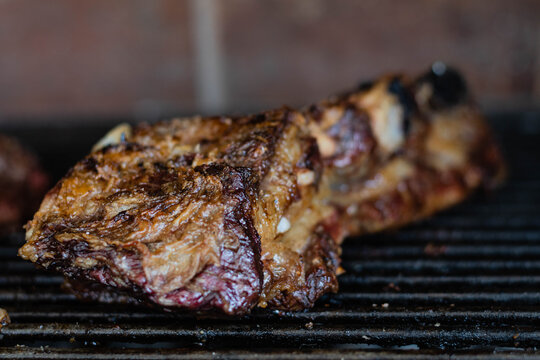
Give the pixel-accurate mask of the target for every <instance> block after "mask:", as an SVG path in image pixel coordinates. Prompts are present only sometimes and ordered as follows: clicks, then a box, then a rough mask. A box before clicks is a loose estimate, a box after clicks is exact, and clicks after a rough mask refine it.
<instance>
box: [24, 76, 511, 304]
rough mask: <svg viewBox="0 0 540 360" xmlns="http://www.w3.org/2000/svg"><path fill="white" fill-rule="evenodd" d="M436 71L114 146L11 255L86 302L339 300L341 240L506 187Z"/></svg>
mask: <svg viewBox="0 0 540 360" xmlns="http://www.w3.org/2000/svg"><path fill="white" fill-rule="evenodd" d="M444 70H445V71H443V72H441V69H440V68H439V69H437V73H433V72H432V73H429V74H427V75H425V76H422V77H420V78H419V79H418V80H414V81H411V80H408V79H407V78H405V77H402V76H387V77H383V78H382V79H380V80H379V81H377V82H374V83H370V84H369V85H368V86H361V87H359V88H358V89H357V90H355V91H352V92H349V93H347V94H343V95H341V96H337V97H333V98H330V99H328V100H325V101H323V102H321V103H319V104H317V105H313V106H310V107H308V108H306V109H304V110H303V111H301V112H297V111H292V110H289V109H281V110H276V111H273V112H267V113H263V114H259V115H253V116H247V117H242V118H226V117H215V118H204V119H203V118H191V119H176V120H171V121H168V122H161V123H158V124H155V125H140V126H139V127H137V128H135V129H134V130H133V132H132V133H128V132H127V131H124V130H122V131H120V132H119V131H116V132H113V134H115V135H114V136H119V139H114V138H110V137H107V138H105V139H104V140H103V141H102V142H100V143H99V144H98V146H97V148H99V147H100V146H103V145H107V144H108V146H107V147H105V148H102V149H97V151H95V152H94V153H92V154H90V155H89V156H88V157H86V158H85V159H84V160H82V161H81V162H79V163H78V164H77V165H76V166H75V167H74V168H73V169H72V171H71V172H70V173H69V174H68V175H66V177H65V178H64V179H63V180H62V181H61V182H60V183H58V184H57V185H56V187H55V188H54V189H53V190H51V191H50V192H49V194H48V195H47V196H46V198H45V200H44V202H43V204H42V206H41V208H40V210H39V211H38V213H37V214H36V215H35V217H34V219H33V220H32V221H31V222H30V223H29V224H28V231H27V243H26V245H25V246H23V247H22V248H21V250H20V252H19V253H20V255H21V256H22V257H23V258H25V259H28V260H31V261H33V262H35V263H37V264H39V265H40V266H42V267H44V268H48V269H53V270H56V271H60V272H62V273H63V274H64V275H65V276H66V277H67V278H68V287H69V288H70V289H71V290H72V291H74V292H75V293H77V294H79V296H81V297H82V298H85V299H94V300H100V301H106V302H108V301H123V302H131V301H137V302H138V301H144V302H148V303H151V304H155V305H158V306H161V307H164V308H168V309H174V308H187V309H192V310H219V311H223V312H225V313H228V314H241V313H246V312H249V311H250V310H251V309H252V308H253V307H254V306H257V305H258V306H260V307H263V308H277V309H284V310H300V309H303V308H307V307H311V306H313V304H314V302H315V301H316V300H317V299H318V298H319V297H320V296H321V295H322V294H324V293H326V292H333V291H337V275H338V274H339V272H340V271H341V270H340V268H339V255H340V248H339V244H340V243H341V241H342V240H343V238H344V237H345V236H346V235H349V234H354V235H358V234H363V233H368V232H374V231H380V230H384V229H387V228H392V227H396V226H400V225H403V224H406V223H409V222H411V221H414V220H417V219H420V218H423V217H426V216H428V215H430V214H432V213H433V212H435V211H439V210H441V209H444V208H446V207H448V206H450V205H453V204H455V203H457V202H459V201H462V200H463V199H464V198H465V197H466V196H467V195H468V194H470V193H471V192H472V191H474V190H476V189H478V188H480V187H486V188H491V187H493V186H496V185H497V184H499V183H500V182H501V181H502V179H503V178H504V173H505V169H504V164H503V161H502V157H501V155H500V152H499V150H498V148H497V146H496V144H495V142H494V140H493V137H492V135H491V133H490V130H489V129H488V127H487V125H486V123H485V121H484V119H483V118H482V116H481V114H480V113H479V112H478V110H477V109H476V108H475V106H474V105H473V104H472V102H471V100H470V98H469V97H468V94H467V92H466V88H465V86H464V82H463V81H462V79H461V78H460V76H459V75H458V74H456V73H455V72H453V70H451V69H446V68H445V69H444ZM114 136H113V137H114Z"/></svg>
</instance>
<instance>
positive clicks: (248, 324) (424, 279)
mask: <svg viewBox="0 0 540 360" xmlns="http://www.w3.org/2000/svg"><path fill="white" fill-rule="evenodd" d="M491 120H492V122H493V123H495V125H496V128H498V129H499V131H498V133H499V134H501V138H502V143H503V144H504V147H505V148H506V150H507V152H508V153H507V160H508V163H509V164H510V165H511V169H510V171H511V174H512V176H511V178H510V180H509V181H508V183H507V185H506V186H505V187H504V188H503V189H500V190H499V191H497V192H496V193H494V194H488V195H487V196H483V195H479V196H477V197H476V198H475V199H472V200H471V201H468V202H467V203H465V204H462V205H459V206H457V207H455V208H453V209H450V210H448V211H446V212H443V213H442V214H439V215H437V216H435V217H433V218H432V219H430V220H427V221H424V222H421V223H417V224H414V225H411V226H409V227H407V228H405V229H402V230H400V231H399V232H394V233H385V234H377V235H372V236H367V237H363V238H362V239H349V240H347V241H346V243H345V244H344V248H343V267H344V268H345V269H346V274H344V275H342V276H341V277H340V292H339V293H338V294H334V295H328V296H325V297H324V298H323V299H322V300H321V301H319V302H318V304H317V306H316V307H315V308H314V309H312V310H310V311H306V312H298V313H286V312H271V311H263V310H259V311H256V312H255V313H254V314H252V315H250V316H246V317H242V318H228V317H195V316H193V315H192V314H189V313H178V314H176V313H175V314H171V313H164V312H161V311H159V310H153V309H148V308H146V307H134V306H123V305H103V304H95V303H83V302H80V301H78V300H77V299H76V298H75V297H74V296H73V295H71V294H67V293H64V292H63V291H62V290H61V287H60V285H61V283H62V277H60V276H58V275H55V274H49V273H45V272H42V271H38V270H36V269H34V266H33V265H32V264H30V263H27V262H24V261H22V260H20V259H18V258H17V257H16V251H17V248H18V247H19V246H20V244H22V242H23V235H22V234H14V235H12V236H10V237H8V238H6V239H4V240H3V241H2V242H1V243H0V306H2V307H4V308H6V309H7V310H8V312H9V315H10V317H11V320H12V324H10V325H9V326H7V327H5V328H3V329H2V330H1V332H0V357H3V358H66V359H76V358H81V359H87V358H92V359H105V358H114V359H169V358H200V359H205V358H213V357H218V358H247V359H250V358H258V359H259V358H260V359H266V358H267V359H275V358H290V359H297V358H314V359H318V358H321V359H323V358H333V357H336V358H344V359H346V358H358V357H363V358H385V357H392V358H395V357H397V358H402V359H408V358H429V359H433V358H448V356H449V355H450V354H451V355H452V356H453V357H456V358H461V357H463V358H478V359H493V358H518V357H519V358H523V357H534V356H536V355H538V352H537V347H538V346H539V345H540V216H539V215H540V157H538V156H537V155H538V154H540V114H538V113H521V114H499V115H494V116H492V117H491ZM47 131H49V132H51V133H54V134H55V135H54V136H55V138H56V139H66V140H65V141H63V142H62V143H54V144H51V143H50V139H51V137H49V136H47ZM59 132H60V134H59ZM103 132H104V129H103V128H100V127H96V128H95V129H90V130H89V129H88V128H87V127H86V128H80V129H76V128H64V129H62V128H60V129H37V128H34V129H32V128H26V129H12V130H11V133H13V134H15V135H17V136H19V137H22V138H23V140H26V142H27V143H28V144H30V145H33V147H34V148H35V149H36V150H37V151H38V153H40V154H41V155H42V157H43V160H44V163H45V164H46V165H50V166H49V170H50V171H51V172H52V174H53V176H56V177H59V176H61V174H63V173H64V172H65V171H66V169H67V167H68V166H69V165H71V164H73V163H74V162H75V161H76V160H77V159H78V158H80V157H82V155H83V154H84V153H85V152H86V151H87V149H88V148H89V147H90V145H91V144H92V143H93V142H94V141H95V140H96V139H97V138H98V137H99V134H102V133H103ZM44 133H45V134H44ZM81 139H82V141H81ZM68 148H69V149H70V152H69V154H66V151H65V149H68ZM73 149H74V150H73ZM75 150H76V151H75ZM58 159H65V161H62V162H59V161H58Z"/></svg>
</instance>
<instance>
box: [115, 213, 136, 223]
mask: <svg viewBox="0 0 540 360" xmlns="http://www.w3.org/2000/svg"><path fill="white" fill-rule="evenodd" d="M131 219H132V216H131V215H130V214H128V213H127V211H120V212H119V213H118V214H116V215H115V216H114V218H113V221H115V222H127V221H130V220H131Z"/></svg>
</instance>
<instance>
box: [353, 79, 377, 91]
mask: <svg viewBox="0 0 540 360" xmlns="http://www.w3.org/2000/svg"><path fill="white" fill-rule="evenodd" d="M373 85H375V83H374V82H373V81H364V82H361V83H360V84H359V85H358V86H357V87H356V89H357V90H358V91H368V90H371V88H372V87H373Z"/></svg>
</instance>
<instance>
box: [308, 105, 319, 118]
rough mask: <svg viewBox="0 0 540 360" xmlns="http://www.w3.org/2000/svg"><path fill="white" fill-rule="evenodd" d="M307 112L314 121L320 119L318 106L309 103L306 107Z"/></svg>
mask: <svg viewBox="0 0 540 360" xmlns="http://www.w3.org/2000/svg"><path fill="white" fill-rule="evenodd" d="M308 114H309V115H310V116H311V117H312V118H313V120H315V121H321V119H322V111H321V109H320V107H319V106H317V105H311V106H310V107H309V108H308Z"/></svg>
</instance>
